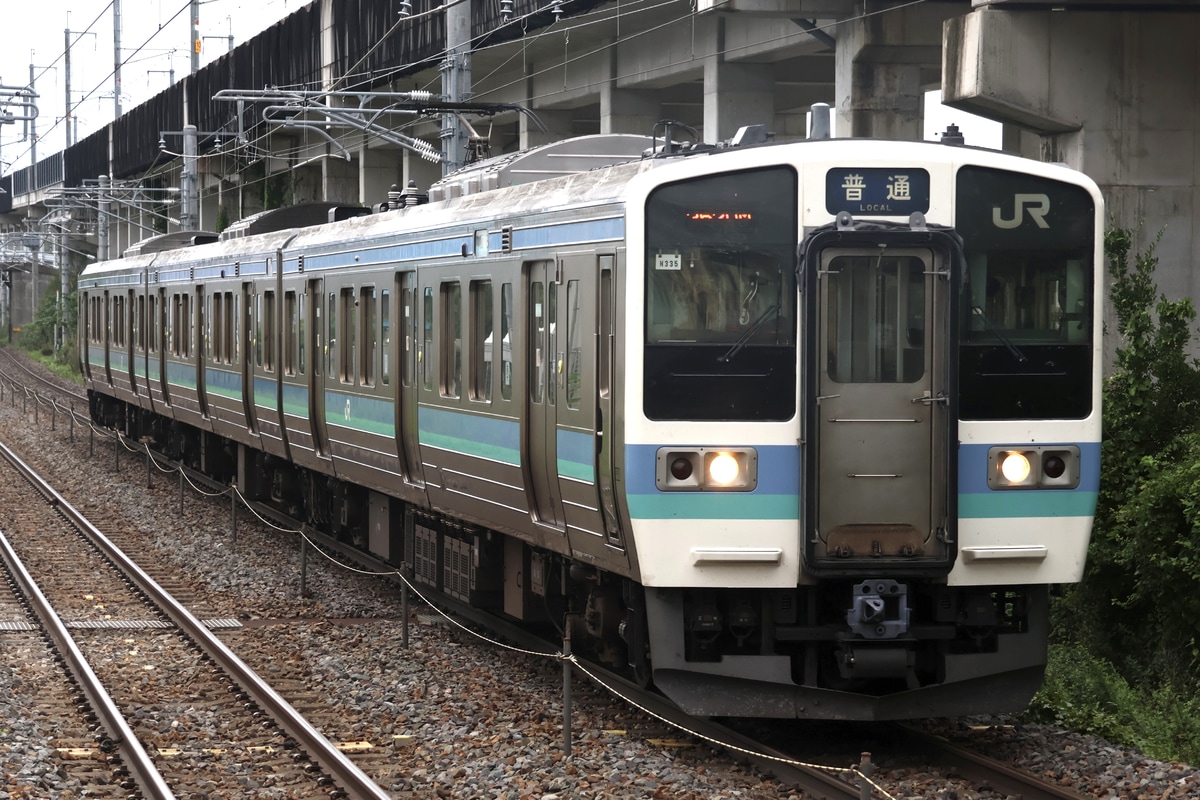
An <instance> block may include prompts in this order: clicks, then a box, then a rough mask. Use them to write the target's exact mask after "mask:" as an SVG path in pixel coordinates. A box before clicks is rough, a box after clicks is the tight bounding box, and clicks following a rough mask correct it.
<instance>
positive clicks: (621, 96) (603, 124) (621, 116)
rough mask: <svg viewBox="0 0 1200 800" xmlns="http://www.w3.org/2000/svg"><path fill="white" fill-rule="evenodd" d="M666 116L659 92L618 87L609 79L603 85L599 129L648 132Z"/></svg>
mask: <svg viewBox="0 0 1200 800" xmlns="http://www.w3.org/2000/svg"><path fill="white" fill-rule="evenodd" d="M662 118H663V114H662V105H661V103H659V100H658V92H656V91H653V90H650V89H618V88H617V86H616V84H615V83H614V82H612V81H609V82H607V83H605V84H604V85H602V86H601V87H600V132H601V133H640V134H643V135H646V136H649V135H650V132H651V131H652V130H653V129H654V123H656V122H658V121H659V120H660V119H662Z"/></svg>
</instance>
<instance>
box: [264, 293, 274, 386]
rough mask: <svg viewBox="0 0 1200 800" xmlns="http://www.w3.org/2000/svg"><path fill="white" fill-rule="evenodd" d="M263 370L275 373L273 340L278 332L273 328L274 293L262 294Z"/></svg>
mask: <svg viewBox="0 0 1200 800" xmlns="http://www.w3.org/2000/svg"><path fill="white" fill-rule="evenodd" d="M262 312H263V321H262V327H263V334H264V336H263V369H265V370H266V371H267V372H274V371H275V338H276V336H278V331H277V329H276V326H275V292H273V291H268V292H263V305H262Z"/></svg>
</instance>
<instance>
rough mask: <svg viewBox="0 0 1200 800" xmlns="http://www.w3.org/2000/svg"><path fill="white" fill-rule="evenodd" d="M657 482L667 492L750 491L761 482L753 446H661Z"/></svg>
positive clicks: (656, 473) (660, 488)
mask: <svg viewBox="0 0 1200 800" xmlns="http://www.w3.org/2000/svg"><path fill="white" fill-rule="evenodd" d="M654 484H655V486H657V487H658V489H659V490H660V491H664V492H704V491H709V492H751V491H754V488H755V487H756V486H757V485H758V452H757V451H756V450H755V449H754V448H752V447H727V448H712V447H660V448H659V449H658V453H657V458H656V465H655V470H654Z"/></svg>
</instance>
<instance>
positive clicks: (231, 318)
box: [213, 292, 238, 364]
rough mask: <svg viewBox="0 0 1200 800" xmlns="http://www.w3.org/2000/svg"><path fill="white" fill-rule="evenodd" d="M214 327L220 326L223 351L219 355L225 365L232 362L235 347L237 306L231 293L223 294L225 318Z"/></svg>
mask: <svg viewBox="0 0 1200 800" xmlns="http://www.w3.org/2000/svg"><path fill="white" fill-rule="evenodd" d="M213 324H214V325H219V326H221V329H222V331H221V338H222V340H223V341H224V344H225V349H224V351H223V352H222V353H221V360H222V361H224V362H225V363H226V364H232V363H233V362H234V352H235V349H236V346H237V334H238V329H237V304H236V303H235V302H234V296H233V292H226V293H225V317H224V318H223V319H220V320H217V321H216V322H214V323H213Z"/></svg>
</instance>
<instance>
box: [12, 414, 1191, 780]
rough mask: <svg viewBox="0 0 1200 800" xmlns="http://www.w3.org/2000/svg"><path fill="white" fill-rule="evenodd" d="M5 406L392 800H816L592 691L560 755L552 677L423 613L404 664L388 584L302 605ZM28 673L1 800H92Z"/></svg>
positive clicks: (40, 458) (1046, 752)
mask: <svg viewBox="0 0 1200 800" xmlns="http://www.w3.org/2000/svg"><path fill="white" fill-rule="evenodd" d="M11 400H12V396H11V394H10V393H9V392H7V391H6V392H5V394H4V396H3V398H2V399H0V441H3V442H4V443H5V444H7V445H8V446H9V447H11V448H13V449H14V450H16V451H18V453H20V454H21V455H22V456H23V457H24V458H26V460H28V461H29V462H30V463H32V464H33V465H34V466H35V467H36V468H37V469H39V470H40V471H42V472H43V474H46V475H48V476H50V477H51V478H52V480H53V481H55V482H56V483H57V485H58V486H59V487H60V489H61V490H62V491H64V493H65V494H66V495H67V497H68V499H69V500H70V501H71V502H72V503H73V504H75V505H76V507H78V508H81V509H84V508H88V509H96V510H97V511H99V510H101V509H102V510H104V511H105V512H107V513H112V512H116V513H117V515H118V517H117V518H118V519H119V520H120V522H119V523H117V524H120V525H121V526H122V528H123V529H124V530H125V531H126V532H128V531H134V532H137V534H138V536H139V537H140V539H141V540H142V541H143V542H144V548H145V551H144V554H151V553H152V554H153V556H154V557H155V558H157V559H159V560H161V561H163V562H166V563H169V564H171V565H173V568H174V569H176V570H178V572H179V574H180V575H181V576H183V577H181V579H180V580H181V581H182V582H184V583H188V584H194V585H195V587H196V588H195V590H194V591H196V592H197V593H200V594H202V597H203V602H204V603H205V604H207V605H208V606H210V607H211V608H213V609H215V610H216V612H217V614H218V615H221V616H229V617H233V618H236V619H239V620H241V621H242V622H243V623H244V625H245V627H243V628H242V629H240V630H239V631H237V632H236V633H233V634H229V635H227V636H226V635H224V634H223V636H225V640H226V642H227V643H228V644H229V645H230V646H231V647H232V648H233V649H234V650H235V652H238V653H239V655H242V657H243V659H245V660H246V661H247V663H250V664H251V666H253V667H255V668H256V669H258V671H259V672H260V673H262V674H264V675H265V676H266V677H267V679H268V680H271V681H272V682H275V681H276V680H278V681H279V683H278V684H277V686H280V687H287V686H292V685H294V684H296V683H297V682H300V681H302V682H303V684H304V690H305V692H306V693H307V695H308V696H311V697H316V698H319V702H323V703H326V704H329V705H332V706H334V707H336V708H337V709H338V715H339V716H340V718H341V719H342V720H343V721H344V725H343V726H342V728H341V729H340V730H338V731H326V733H327V734H329V735H330V738H332V739H340V740H342V741H344V742H357V743H365V745H360V746H365V747H367V748H368V749H369V751H370V753H371V754H372V755H371V756H370V758H369V760H366V761H364V762H363V764H364V769H365V770H366V771H367V772H368V774H372V775H373V776H375V777H376V779H377V780H378V782H379V783H380V785H381V786H382V787H383V788H384V789H385V790H386V791H387V792H388V793H390V794H391V795H392V796H393V797H396V798H418V797H419V798H461V799H462V800H476V799H479V800H485V799H486V800H567V798H582V799H586V800H625V799H626V798H629V799H630V800H632V799H633V798H638V799H639V800H640V799H641V798H678V799H679V800H699V798H706V799H707V798H714V799H717V800H720V799H723V798H728V799H730V800H732V799H733V798H739V799H743V800H758V799H759V798H762V799H763V800H765V799H766V798H772V799H775V798H787V797H802V796H803V795H802V794H801V793H800V792H799V790H797V789H794V788H793V787H790V786H785V785H781V784H779V783H778V782H776V781H775V780H774V779H772V778H770V777H767V776H764V775H762V774H760V773H758V772H756V771H754V770H752V769H750V768H747V767H745V766H742V765H740V764H738V763H736V762H735V761H734V759H733V758H731V757H730V756H728V755H726V754H724V753H722V752H718V751H715V750H714V749H713V748H711V747H710V746H708V745H707V744H705V743H703V742H702V741H700V740H697V739H694V738H691V737H689V736H687V734H686V733H684V732H679V731H670V732H668V733H665V734H664V735H662V736H658V737H655V736H647V735H644V734H643V735H635V734H632V733H630V732H629V731H632V730H636V729H638V728H639V726H640V727H641V728H646V727H647V726H648V727H650V728H653V727H654V726H655V721H654V720H647V719H646V717H645V715H644V714H642V713H641V712H639V711H637V710H636V709H634V708H632V707H631V706H629V705H627V704H626V703H624V701H623V700H621V699H620V698H617V697H615V696H612V695H610V694H608V693H606V692H604V691H603V690H600V689H597V688H595V687H593V686H592V685H591V684H590V683H589V682H588V681H587V680H586V678H583V677H582V676H577V677H576V679H575V680H574V681H573V706H574V714H573V720H572V721H573V735H572V751H571V754H570V755H566V754H565V753H564V747H563V740H564V736H563V728H562V669H561V663H560V662H559V661H558V660H556V659H553V658H549V657H546V658H543V657H538V656H533V655H529V654H525V653H521V652H514V651H512V650H508V649H504V648H503V647H501V646H499V645H497V644H493V643H489V642H487V641H484V640H481V639H478V638H476V637H474V636H472V635H471V634H469V633H467V632H466V631H464V630H463V629H460V628H459V627H457V626H455V625H454V624H451V623H449V622H447V621H445V620H444V619H443V618H442V617H440V616H439V615H438V614H437V613H436V612H435V611H434V610H432V609H431V608H429V607H428V606H426V605H423V604H421V603H419V602H416V601H415V599H414V604H413V606H412V608H411V610H412V611H413V615H412V621H411V624H410V627H409V644H408V647H407V648H405V647H403V646H402V642H401V636H402V627H401V620H400V614H401V611H400V600H399V594H398V592H397V590H396V588H395V586H394V585H393V584H391V583H387V582H384V581H382V580H380V579H378V578H375V577H373V576H370V575H364V574H361V573H359V572H357V571H356V570H353V569H350V568H348V567H345V566H343V565H341V564H339V563H336V562H334V561H332V560H329V559H327V558H325V557H323V556H322V555H320V554H319V553H317V552H316V551H314V550H313V548H308V556H307V563H306V565H305V568H304V571H303V572H304V577H303V580H304V584H305V588H306V590H307V595H306V596H301V593H300V583H301V567H302V562H301V547H300V544H299V540H298V537H297V536H296V535H295V534H292V533H288V532H281V531H278V530H274V529H272V528H270V527H269V526H266V525H263V524H261V523H260V522H258V521H257V520H254V519H252V518H251V517H250V514H249V512H248V511H246V510H245V509H244V508H243V509H241V511H240V513H239V515H238V518H237V538H236V541H235V540H234V536H233V534H232V532H231V529H230V528H231V525H230V523H231V514H230V501H229V498H228V497H227V496H225V497H215V498H213V497H209V498H205V497H203V496H201V495H200V494H199V493H198V492H197V491H195V490H193V489H192V488H191V487H190V486H189V487H187V488H186V490H185V492H184V499H183V503H182V513H180V501H179V489H178V475H177V474H174V473H171V474H167V473H163V472H160V471H159V470H158V469H156V468H152V469H151V472H150V484H151V487H150V488H149V489H148V488H147V473H146V467H145V456H144V454H136V453H131V452H123V453H122V454H121V467H120V470H119V471H118V470H117V468H116V458H115V457H114V450H113V447H114V443H113V440H112V439H111V438H109V437H107V436H105V435H102V434H99V433H98V434H96V436H95V439H94V441H92V442H89V435H88V431H87V428H86V427H85V417H86V409H85V408H82V407H77V408H76V410H75V414H76V419H77V422H76V424H75V426H74V433H73V435H74V443H71V442H69V441H68V436H69V435H70V434H69V431H70V426H69V424H68V423H67V422H66V420H65V418H64V415H63V413H62V412H61V411H59V412H57V413H56V415H55V417H56V424H55V430H54V431H51V430H50V422H49V419H48V417H49V414H48V412H47V411H43V412H42V413H41V414H39V420H38V422H37V423H36V424H35V422H34V416H33V411H32V409H31V408H29V407H28V405H26V407H25V409H24V410H23V409H22V403H21V402H19V401H18V402H15V403H13V402H11ZM89 448H94V452H93V454H92V455H91V456H89ZM135 555H136V554H135ZM0 641H2V640H0ZM19 661H20V658H19V654H17V653H12V652H9V651H8V647H7V646H6V645H3V644H0V775H2V776H3V777H2V778H0V800H9V798H55V799H56V800H74V798H77V797H82V796H84V795H80V794H78V787H73V786H71V785H69V783H68V782H66V781H65V780H64V778H63V773H62V772H61V770H60V769H59V761H58V759H59V756H58V754H57V751H56V750H55V746H56V745H55V739H54V725H53V720H45V719H42V718H41V717H40V716H39V714H38V713H37V698H36V697H35V696H33V695H32V693H31V686H30V684H29V682H28V681H27V680H25V679H23V678H22V675H21V673H20V670H18V669H16V666H15V665H16V664H17V663H18V662H19ZM281 691H283V692H284V693H285V694H286V692H287V691H288V690H287V688H281ZM167 724H169V723H167ZM659 727H662V726H661V725H659ZM942 732H943V733H944V734H945V735H947V736H949V737H951V738H954V739H956V740H957V741H959V742H960V743H963V744H965V745H967V746H970V747H972V748H974V749H977V750H979V751H980V752H983V753H984V754H986V755H990V756H991V757H993V758H996V759H998V760H1002V761H1006V762H1009V763H1014V764H1018V765H1020V766H1022V767H1023V768H1025V769H1027V770H1029V771H1031V772H1034V773H1036V774H1039V775H1046V776H1051V777H1053V778H1054V779H1055V780H1056V781H1057V782H1059V783H1060V784H1062V785H1064V786H1069V787H1072V788H1074V789H1076V790H1077V791H1079V792H1080V793H1082V794H1084V795H1087V796H1091V797H1096V798H1122V800H1168V799H1170V800H1182V799H1183V798H1197V797H1200V774H1198V773H1197V771H1196V770H1195V769H1193V768H1191V767H1190V766H1187V765H1183V764H1174V763H1163V762H1157V761H1153V760H1150V759H1147V758H1145V757H1143V756H1142V755H1140V754H1139V753H1137V752H1134V751H1130V750H1126V749H1123V748H1118V747H1114V746H1112V745H1111V744H1109V743H1107V742H1105V741H1103V740H1101V739H1097V738H1095V737H1090V736H1085V735H1081V734H1077V733H1073V732H1070V731H1065V730H1062V729H1059V728H1056V727H1053V726H1046V725H1031V724H1024V723H1019V722H1016V721H1014V720H1013V719H1008V718H987V719H978V718H976V719H970V720H949V721H946V722H945V726H944V728H943V729H942ZM874 755H875V762H876V764H877V765H878V769H877V772H876V773H875V779H876V780H877V781H878V783H879V785H880V786H881V787H882V789H883V790H885V791H886V792H888V794H889V796H891V797H895V798H939V799H947V798H956V799H957V800H972V799H973V798H996V799H997V800H999V799H1000V798H1002V795H1000V794H997V793H995V792H993V791H991V790H990V789H988V788H987V787H973V786H969V785H966V784H965V783H964V782H963V781H962V780H960V779H956V778H953V777H949V776H946V775H943V774H940V773H938V772H935V771H918V770H914V769H912V768H911V767H910V766H892V765H889V763H888V760H889V759H888V753H887V752H886V751H885V749H884V748H879V749H878V750H877V752H875V754H874ZM830 766H834V767H843V766H846V765H845V764H833V765H830ZM243 790H244V793H243V795H242V796H244V797H261V798H267V797H270V798H275V797H282V796H291V795H280V794H278V793H277V792H278V790H274V789H263V788H262V787H256V786H253V785H246V786H243ZM311 796H312V797H326V796H328V795H327V790H324V789H323V790H319V791H318V790H316V789H315V788H314V794H313V795H311ZM874 796H875V797H883V796H884V795H882V794H879V793H876V794H875V795H874Z"/></svg>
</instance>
